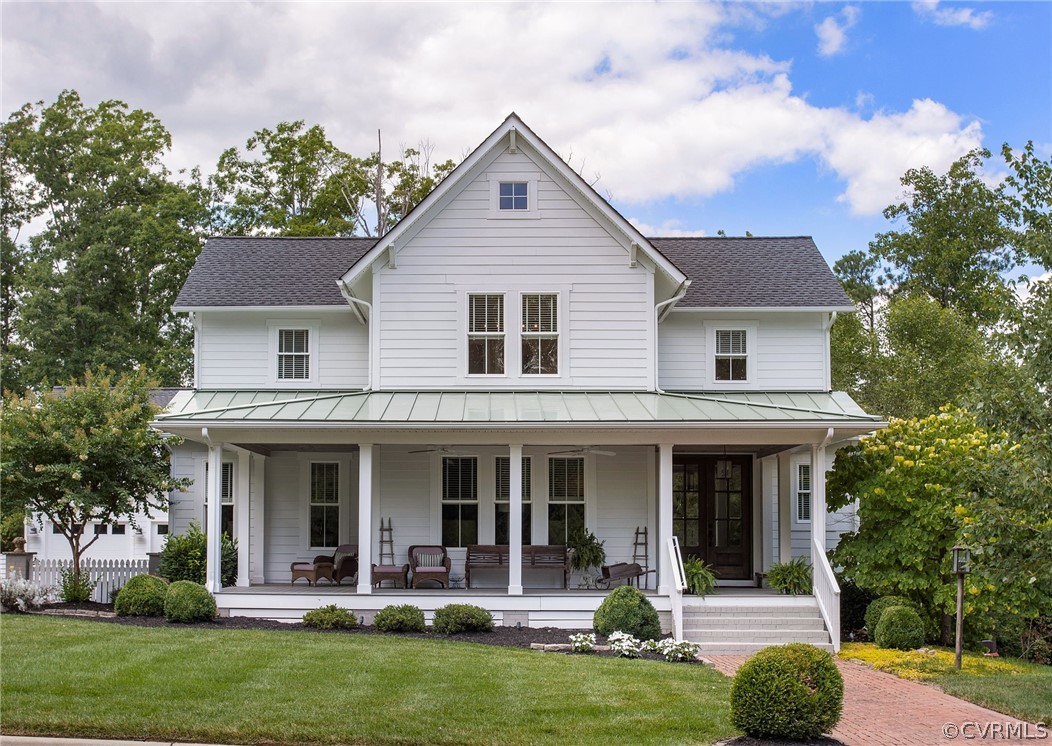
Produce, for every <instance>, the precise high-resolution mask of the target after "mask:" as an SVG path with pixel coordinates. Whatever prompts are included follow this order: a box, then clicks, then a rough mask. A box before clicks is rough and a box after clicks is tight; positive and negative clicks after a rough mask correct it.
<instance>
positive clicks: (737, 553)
mask: <svg viewBox="0 0 1052 746" xmlns="http://www.w3.org/2000/svg"><path fill="white" fill-rule="evenodd" d="M751 493H752V459H751V458H750V457H749V456H675V457H674V458H673V460H672V532H673V533H674V534H675V535H676V537H677V538H678V539H679V544H680V549H681V551H682V552H683V556H684V558H686V557H691V556H695V557H700V558H702V559H703V560H705V562H708V563H709V564H710V565H712V566H713V567H714V568H715V569H716V571H717V573H718V577H720V578H722V579H724V580H748V579H751V575H752V555H751V538H752V531H751V526H752V524H751V522H750V520H751V511H750V510H749V508H750V506H751Z"/></svg>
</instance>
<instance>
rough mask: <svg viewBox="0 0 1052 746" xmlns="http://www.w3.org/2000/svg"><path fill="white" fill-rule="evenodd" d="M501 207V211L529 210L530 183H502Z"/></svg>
mask: <svg viewBox="0 0 1052 746" xmlns="http://www.w3.org/2000/svg"><path fill="white" fill-rule="evenodd" d="M499 207H500V209H501V210H522V211H525V210H529V209H530V184H529V182H528V181H502V182H500V194H499Z"/></svg>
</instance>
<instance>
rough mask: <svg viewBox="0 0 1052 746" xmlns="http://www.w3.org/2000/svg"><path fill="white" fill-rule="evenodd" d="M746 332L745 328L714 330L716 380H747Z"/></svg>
mask: <svg viewBox="0 0 1052 746" xmlns="http://www.w3.org/2000/svg"><path fill="white" fill-rule="evenodd" d="M747 340H748V334H747V332H746V330H745V329H717V330H716V368H715V372H716V380H717V381H746V380H748V341H747Z"/></svg>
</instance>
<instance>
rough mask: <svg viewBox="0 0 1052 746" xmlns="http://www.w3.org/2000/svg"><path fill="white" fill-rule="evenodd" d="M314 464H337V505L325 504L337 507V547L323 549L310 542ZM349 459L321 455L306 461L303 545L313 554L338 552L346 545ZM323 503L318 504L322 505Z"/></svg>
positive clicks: (304, 472)
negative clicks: (311, 491) (337, 550)
mask: <svg viewBox="0 0 1052 746" xmlns="http://www.w3.org/2000/svg"><path fill="white" fill-rule="evenodd" d="M314 464H336V502H335V503H324V504H325V505H335V506H336V509H337V511H338V512H337V514H336V546H334V547H323V546H317V545H314V544H311V541H310V523H311V520H310V511H311V508H312V507H313V506H314V502H313V501H312V500H311V493H310V472H311V469H312V468H313V465H314ZM347 474H348V469H347V459H346V458H345V457H340V458H335V457H333V458H325V457H324V455H322V454H319V455H318V456H317V457H316V458H309V459H307V460H306V466H305V468H304V469H303V484H304V489H303V495H304V497H305V500H304V503H305V511H304V512H305V519H304V521H303V528H304V532H305V536H304V538H303V543H304V544H306V546H307V547H308V549H309V550H310V551H312V552H316V551H324V550H332V551H336V547H338V546H339V545H340V544H344V543H346V542H345V541H344V538H345V534H344V523H345V521H344V514H345V512H346V511H347V501H346V500H345V499H344V494H345V493H346V492H347V489H348V487H347ZM322 504H323V503H318V505H322Z"/></svg>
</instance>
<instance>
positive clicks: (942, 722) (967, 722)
mask: <svg viewBox="0 0 1052 746" xmlns="http://www.w3.org/2000/svg"><path fill="white" fill-rule="evenodd" d="M746 659H747V656H737V655H720V656H711V657H709V660H711V661H712V662H713V664H714V665H715V666H716V670H717V671H719V672H720V673H723V674H726V675H728V676H732V675H734V672H735V671H737V670H738V666H740V665H741V664H742V663H744V662H745V660H746ZM837 667H838V668H840V672H841V673H842V674H843V676H844V714H843V715H842V716H841V718H840V724H839V725H837V727H836V729H835V730H834V731H833V736H834V737H835V738H838V739H839V740H841V741H843V742H844V743H845V744H848V746H940V744H941V746H948V745H949V744H952V743H954V742H962V743H1031V744H1044V743H1047V744H1050V745H1052V732H1050V733H1048V735H1045V736H1044V738H1042V737H1041V734H1042V733H1043V732H1044V731H1042V730H1039V729H1038V727H1037V726H1036V725H1033V724H1027V723H1023V722H1021V721H1019V720H1016V719H1014V718H1011V717H1009V716H1007V715H1003V714H1001V713H999V712H994V711H993V710H987V709H986V708H984V707H979V706H978V705H973V704H972V703H970V702H965V701H964V700H961V699H957V698H956V697H951V696H950V695H948V694H945V693H943V692H942V691H940V690H939V689H937V688H935V687H934V686H928V685H925V684H918V683H917V682H915V681H907V680H906V679H900V678H899V677H897V676H894V675H892V674H889V673H884V672H882V671H874V670H873V669H872V668H868V667H867V666H863V665H861V664H859V663H852V662H850V661H842V660H837ZM944 729H945V730H944ZM981 729H982V730H981ZM1009 729H1012V731H1013V732H1012V735H1011V737H1010V736H1009ZM1020 734H1021V735H1020ZM1027 735H1029V738H1027V737H1026V736H1027Z"/></svg>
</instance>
